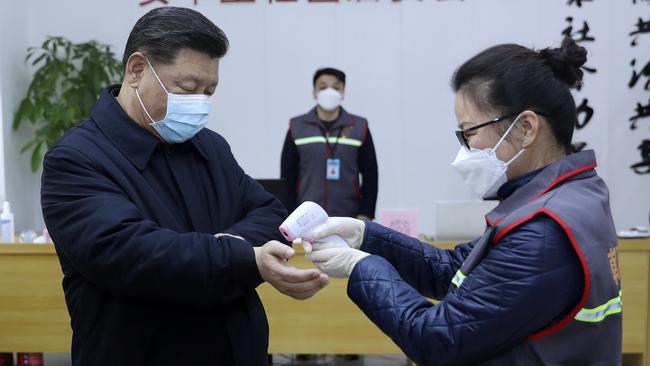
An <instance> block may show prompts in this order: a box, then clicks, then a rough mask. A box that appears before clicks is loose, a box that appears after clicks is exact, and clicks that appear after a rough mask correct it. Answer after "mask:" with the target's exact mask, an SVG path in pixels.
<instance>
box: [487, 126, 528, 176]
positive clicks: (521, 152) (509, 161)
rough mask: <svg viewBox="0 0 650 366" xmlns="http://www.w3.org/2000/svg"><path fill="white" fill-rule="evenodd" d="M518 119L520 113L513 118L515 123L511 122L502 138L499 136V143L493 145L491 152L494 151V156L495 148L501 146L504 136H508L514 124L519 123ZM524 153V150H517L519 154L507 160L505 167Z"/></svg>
mask: <svg viewBox="0 0 650 366" xmlns="http://www.w3.org/2000/svg"><path fill="white" fill-rule="evenodd" d="M519 117H521V113H520V114H519V115H518V116H517V118H515V121H514V122H512V124H511V125H510V127H508V129H507V130H506V132H505V133H504V134H503V136H501V138H500V139H499V141H498V142H497V144H496V145H494V148H492V151H494V153H495V154H496V152H497V148H498V147H499V145H500V144H501V142H503V140H505V138H506V136H508V134H509V133H510V130H512V128H513V127H514V126H515V124H516V123H517V122H518V121H519ZM524 151H526V148H522V149H521V150H519V152H518V153H517V154H515V156H513V157H512V159H510V160H508V162H507V163H506V167H507V166H508V165H510V163H512V162H513V161H515V159H517V158H518V157H519V155H521V154H523V153H524Z"/></svg>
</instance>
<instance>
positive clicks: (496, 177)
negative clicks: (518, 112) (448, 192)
mask: <svg viewBox="0 0 650 366" xmlns="http://www.w3.org/2000/svg"><path fill="white" fill-rule="evenodd" d="M518 120H519V116H517V119H515V121H514V122H513V123H512V125H510V127H508V130H506V132H505V133H504V134H503V136H501V139H499V141H498V142H497V144H496V145H495V146H494V147H493V148H487V149H482V150H479V149H474V148H471V149H470V150H467V149H465V148H464V147H461V148H460V150H459V151H458V154H457V155H456V159H455V160H454V162H453V163H451V167H452V168H454V170H456V171H457V172H458V174H460V176H461V178H462V179H463V180H464V181H465V183H467V185H469V187H470V189H471V190H472V191H473V192H474V193H475V194H476V195H477V196H479V197H481V198H483V199H488V198H495V197H496V196H497V191H498V190H499V188H501V186H502V185H503V184H504V183H505V182H507V181H508V177H507V175H506V171H507V170H508V165H510V163H512V162H513V161H514V160H515V159H517V158H518V157H519V156H520V155H521V154H522V153H523V152H524V151H525V150H526V149H521V150H520V151H519V152H518V153H517V154H516V155H515V156H514V157H513V158H512V159H510V160H509V161H508V162H507V163H506V162H503V161H501V160H499V158H497V154H496V150H497V148H498V147H499V145H500V144H501V142H503V140H504V139H505V138H506V136H507V135H508V133H510V130H512V128H513V126H514V125H515V124H516V123H517V121H518Z"/></svg>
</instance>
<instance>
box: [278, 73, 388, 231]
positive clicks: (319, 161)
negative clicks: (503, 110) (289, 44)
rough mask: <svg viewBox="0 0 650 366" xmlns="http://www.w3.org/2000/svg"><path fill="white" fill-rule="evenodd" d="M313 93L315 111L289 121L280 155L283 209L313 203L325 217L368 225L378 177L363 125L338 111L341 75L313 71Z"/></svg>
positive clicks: (361, 120)
mask: <svg viewBox="0 0 650 366" xmlns="http://www.w3.org/2000/svg"><path fill="white" fill-rule="evenodd" d="M313 87H314V89H313V95H314V98H315V99H316V103H317V105H316V107H315V108H313V109H312V110H311V111H309V112H308V113H307V114H303V115H301V116H298V117H295V118H292V119H291V121H290V122H289V131H288V132H287V136H286V139H285V142H284V147H283V149H282V162H281V176H282V178H284V179H285V180H286V182H287V185H288V187H289V202H290V205H289V206H290V207H288V209H289V210H290V211H291V210H292V209H294V208H295V207H296V206H298V205H299V204H300V203H302V202H304V201H313V202H316V203H318V204H319V205H321V206H322V207H323V208H324V209H325V211H327V213H328V214H329V215H330V216H348V217H356V218H362V219H372V218H374V216H375V205H376V202H377V180H378V174H377V158H376V155H375V147H374V145H373V142H372V136H371V135H370V130H369V129H368V121H367V120H366V119H365V118H363V117H359V116H356V115H353V114H350V113H348V112H347V111H346V110H345V109H343V107H341V102H342V101H343V96H344V94H345V73H343V72H342V71H340V70H337V69H333V68H323V69H320V70H317V71H316V73H315V74H314V78H313ZM359 176H361V180H360V179H359Z"/></svg>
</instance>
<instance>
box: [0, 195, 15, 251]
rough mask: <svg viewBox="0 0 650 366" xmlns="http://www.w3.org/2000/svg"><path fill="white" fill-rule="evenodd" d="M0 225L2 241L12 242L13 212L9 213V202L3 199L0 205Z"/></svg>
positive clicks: (13, 234)
mask: <svg viewBox="0 0 650 366" xmlns="http://www.w3.org/2000/svg"><path fill="white" fill-rule="evenodd" d="M0 225H1V226H0V227H1V228H2V243H5V244H7V243H13V242H15V241H16V239H15V235H16V234H15V231H14V214H13V213H11V206H10V205H9V202H7V201H5V203H4V204H3V205H2V214H0Z"/></svg>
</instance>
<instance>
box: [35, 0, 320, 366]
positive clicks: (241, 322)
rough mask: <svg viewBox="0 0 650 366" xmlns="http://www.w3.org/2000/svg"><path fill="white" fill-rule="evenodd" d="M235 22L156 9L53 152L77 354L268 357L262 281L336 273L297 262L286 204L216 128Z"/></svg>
mask: <svg viewBox="0 0 650 366" xmlns="http://www.w3.org/2000/svg"><path fill="white" fill-rule="evenodd" d="M227 48H228V40H227V38H226V36H225V34H224V33H223V32H222V31H221V30H220V29H219V28H218V27H217V26H216V25H214V24H213V23H212V22H210V21H209V20H208V19H206V18H205V17H204V16H203V15H201V14H200V13H198V12H196V11H193V10H190V9H183V8H175V7H164V8H159V9H155V10H152V11H151V12H149V13H147V14H146V15H144V16H143V17H142V18H141V19H140V20H139V21H138V22H137V23H136V25H135V27H134V28H133V30H132V32H131V35H130V36H129V39H128V41H127V44H126V50H125V53H124V59H123V63H124V68H125V76H124V81H123V83H122V85H121V86H113V87H109V88H107V89H106V90H104V91H103V92H102V95H101V96H100V98H99V100H98V102H97V104H96V106H95V107H94V109H93V111H92V113H91V116H90V117H89V118H88V119H86V120H85V121H83V122H82V123H81V124H80V125H79V126H77V127H75V128H73V129H72V130H71V131H69V132H68V133H67V134H66V135H65V136H64V137H63V138H62V139H61V140H60V141H59V142H58V143H57V144H56V145H55V146H54V147H53V148H52V149H51V150H50V151H49V152H48V153H47V155H46V157H45V161H44V168H43V178H42V192H41V195H42V198H41V199H42V207H43V215H44V218H45V222H46V225H47V228H48V230H49V232H50V234H51V236H52V238H53V240H54V242H55V245H56V250H57V254H58V256H59V260H60V262H61V268H62V270H63V273H64V280H63V289H64V291H65V298H66V302H67V305H68V310H69V312H70V316H71V318H72V329H73V338H72V363H73V365H82V366H88V365H121V366H124V365H157V366H161V365H162V366H164V365H174V366H177V365H246V366H248V365H263V364H265V363H266V354H267V348H268V324H267V321H266V315H265V313H264V308H263V306H262V303H261V302H260V299H259V297H258V296H257V293H256V292H255V288H256V287H257V286H258V285H260V284H261V283H262V282H263V281H267V282H269V283H270V284H272V285H273V286H274V287H275V288H276V289H278V290H279V291H280V292H282V293H284V294H286V295H289V296H292V297H294V298H297V299H306V298H309V297H311V296H312V295H314V294H315V293H316V292H317V291H318V290H319V289H321V288H322V287H324V286H325V285H326V284H327V281H328V279H327V276H325V275H322V274H320V273H319V272H318V271H316V270H299V269H296V268H294V267H291V266H289V265H288V264H287V260H288V259H290V258H291V257H292V256H293V255H294V252H293V249H291V248H290V247H288V246H286V245H284V244H282V243H280V242H278V241H274V240H273V239H277V240H281V237H280V236H279V233H278V226H279V225H280V223H281V222H282V220H283V218H284V217H285V216H286V212H285V210H284V208H283V207H282V205H281V204H280V203H279V202H278V201H277V200H276V199H275V198H274V197H273V196H271V195H269V194H268V193H267V192H266V191H265V190H264V189H263V188H262V187H261V186H260V185H259V184H257V183H256V182H255V181H254V180H253V179H251V178H250V177H249V176H247V175H246V174H245V173H244V171H243V170H242V169H241V168H240V167H239V165H238V164H237V162H236V161H235V159H234V157H233V155H232V153H231V151H230V148H229V146H228V144H227V143H226V141H225V140H224V139H223V137H221V136H220V135H218V134H217V133H215V132H213V131H210V130H208V129H204V128H203V127H204V126H205V124H206V123H207V121H208V115H209V112H210V109H211V103H210V102H211V97H210V96H211V95H212V94H213V93H214V91H215V89H216V87H217V82H218V69H219V60H220V58H221V57H223V56H224V54H225V53H226V51H227Z"/></svg>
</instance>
